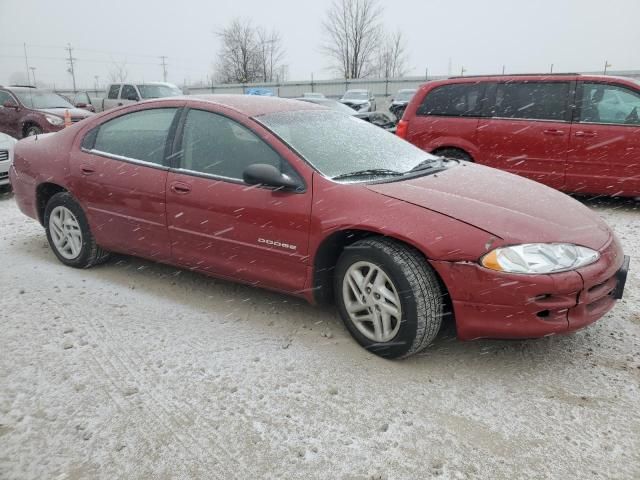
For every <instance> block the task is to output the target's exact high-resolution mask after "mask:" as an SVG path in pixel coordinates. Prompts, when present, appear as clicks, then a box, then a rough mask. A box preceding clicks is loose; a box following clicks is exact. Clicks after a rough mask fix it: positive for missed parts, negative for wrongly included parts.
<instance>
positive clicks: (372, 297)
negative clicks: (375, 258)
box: [342, 261, 402, 342]
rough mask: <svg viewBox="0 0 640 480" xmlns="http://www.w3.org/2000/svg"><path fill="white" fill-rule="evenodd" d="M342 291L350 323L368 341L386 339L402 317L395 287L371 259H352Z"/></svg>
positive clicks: (396, 327)
mask: <svg viewBox="0 0 640 480" xmlns="http://www.w3.org/2000/svg"><path fill="white" fill-rule="evenodd" d="M342 295H343V298H344V301H345V306H346V310H347V313H348V314H349V318H350V319H351V321H352V322H353V325H354V326H355V327H356V328H357V329H358V330H359V331H360V333H362V334H363V335H364V336H365V337H367V338H368V339H369V340H371V341H372V342H389V341H391V340H393V338H394V337H395V336H396V335H397V333H398V330H400V322H401V321H402V305H401V302H400V296H399V295H398V291H397V289H396V287H395V285H394V284H393V282H392V281H391V280H390V279H389V276H388V275H387V274H386V273H385V272H384V270H382V268H380V267H379V266H377V265H375V264H373V263H371V262H364V261H363V262H356V263H354V264H353V265H351V267H349V269H348V270H347V273H346V275H345V276H344V279H343V282H342Z"/></svg>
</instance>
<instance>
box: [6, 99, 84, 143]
mask: <svg viewBox="0 0 640 480" xmlns="http://www.w3.org/2000/svg"><path fill="white" fill-rule="evenodd" d="M67 110H68V111H69V114H70V115H71V122H73V123H76V122H79V121H80V120H83V119H85V118H87V117H89V116H91V115H92V113H91V112H88V111H86V110H82V109H79V108H75V107H74V106H73V105H71V104H70V103H69V102H68V101H67V100H65V99H64V98H62V97H61V96H60V95H58V94H56V93H52V92H47V91H44V90H39V89H36V88H33V87H0V132H2V133H6V134H7V135H10V136H12V137H14V138H24V137H29V136H31V135H38V134H40V133H50V132H57V131H58V130H62V129H63V128H64V115H65V112H66V111H67Z"/></svg>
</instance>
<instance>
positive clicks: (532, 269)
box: [480, 243, 600, 274]
mask: <svg viewBox="0 0 640 480" xmlns="http://www.w3.org/2000/svg"><path fill="white" fill-rule="evenodd" d="M598 258H600V254H599V253H598V252H596V251H595V250H591V249H590V248H586V247H581V246H578V245H572V244H570V243H526V244H523V245H513V246H510V247H500V248H496V249H495V250H493V251H491V252H489V253H487V254H486V255H485V256H484V257H482V258H481V259H480V263H481V264H482V266H483V267H486V268H490V269H491V270H497V271H499V272H507V273H529V274H538V273H557V272H566V271H568V270H574V269H576V268H580V267H584V266H585V265H589V264H590V263H593V262H595V261H596V260H598Z"/></svg>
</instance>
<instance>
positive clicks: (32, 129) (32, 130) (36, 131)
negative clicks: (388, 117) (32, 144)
mask: <svg viewBox="0 0 640 480" xmlns="http://www.w3.org/2000/svg"><path fill="white" fill-rule="evenodd" d="M41 133H42V129H41V128H40V127H39V126H38V125H30V126H28V127H27V128H26V129H25V131H24V136H25V137H33V136H34V135H40V134H41Z"/></svg>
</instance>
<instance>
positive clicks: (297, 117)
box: [257, 110, 438, 181]
mask: <svg viewBox="0 0 640 480" xmlns="http://www.w3.org/2000/svg"><path fill="white" fill-rule="evenodd" d="M257 119H258V120H259V121H260V122H261V123H263V124H264V125H265V126H266V127H267V128H269V129H270V130H272V131H273V132H274V133H275V134H276V135H278V136H279V137H280V138H282V140H284V141H285V142H287V143H288V144H289V145H290V146H291V147H292V148H293V149H295V150H296V151H297V152H298V153H299V154H300V155H301V156H302V157H303V158H305V159H306V160H307V161H308V162H309V163H310V164H311V165H312V166H314V167H315V168H316V169H317V170H318V171H320V173H322V174H323V175H325V176H327V177H330V178H334V177H338V176H341V175H345V174H349V173H352V172H365V171H367V172H370V173H366V174H365V173H363V174H362V175H361V178H364V179H365V180H370V179H371V177H378V178H379V177H381V176H383V177H384V176H390V175H397V174H398V173H407V172H409V171H411V170H412V169H414V168H416V167H417V166H419V165H421V164H424V163H425V162H429V161H434V162H435V161H437V160H438V157H435V156H433V155H430V154H428V153H426V152H424V151H423V150H420V149H419V148H417V147H414V146H413V145H411V144H410V143H409V142H406V141H404V140H402V139H400V138H399V137H397V136H395V135H393V134H392V133H389V132H386V131H385V130H383V129H381V128H379V127H376V126H374V125H371V124H370V123H368V122H363V121H362V120H360V119H358V118H355V117H352V116H349V115H344V114H342V113H338V112H334V111H327V110H325V111H320V110H314V111H310V110H304V111H294V112H278V113H271V114H267V115H262V116H260V117H257ZM349 178H350V180H351V181H352V180H354V179H356V176H354V177H349Z"/></svg>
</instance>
